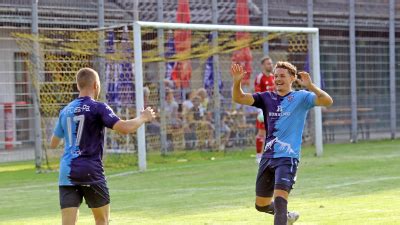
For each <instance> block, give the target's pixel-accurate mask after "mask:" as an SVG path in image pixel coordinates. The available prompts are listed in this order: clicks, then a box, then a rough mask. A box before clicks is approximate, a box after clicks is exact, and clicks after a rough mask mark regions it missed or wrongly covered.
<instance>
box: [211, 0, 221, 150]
mask: <svg viewBox="0 0 400 225" xmlns="http://www.w3.org/2000/svg"><path fill="white" fill-rule="evenodd" d="M211 12H212V15H211V18H212V23H213V24H218V4H217V0H212V11H211ZM212 47H213V49H217V48H218V31H213V32H212ZM218 54H219V53H218V51H217V52H216V54H214V55H213V56H212V57H213V71H214V74H213V75H214V90H213V93H214V96H213V97H214V127H215V139H216V141H217V143H216V144H217V148H218V149H220V147H221V98H220V90H219V81H220V80H221V76H220V67H219V55H218ZM220 150H221V149H220Z"/></svg>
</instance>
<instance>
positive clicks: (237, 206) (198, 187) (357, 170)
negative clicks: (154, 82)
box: [0, 140, 400, 225]
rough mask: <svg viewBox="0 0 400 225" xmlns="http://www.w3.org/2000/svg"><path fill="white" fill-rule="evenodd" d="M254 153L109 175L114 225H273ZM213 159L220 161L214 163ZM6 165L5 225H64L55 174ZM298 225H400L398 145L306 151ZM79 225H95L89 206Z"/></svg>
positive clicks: (28, 165)
mask: <svg viewBox="0 0 400 225" xmlns="http://www.w3.org/2000/svg"><path fill="white" fill-rule="evenodd" d="M251 154H253V151H252V150H243V151H235V152H230V153H227V154H223V153H218V152H217V153H216V152H187V153H177V154H174V155H171V156H167V157H160V156H157V155H150V156H149V158H150V159H149V171H147V172H146V173H136V172H134V171H135V170H136V169H135V168H129V169H127V168H125V169H123V168H118V167H113V168H108V169H106V172H107V174H108V183H109V187H110V193H111V199H112V205H111V224H114V225H120V224H202V225H204V224H273V222H272V216H270V215H268V214H262V213H259V212H257V211H256V210H255V209H254V181H255V176H256V171H257V167H256V165H255V162H254V158H252V157H250V155H251ZM211 157H215V160H210V158H211ZM32 165H33V162H24V163H13V164H0V204H1V206H0V224H4V225H13V224H18V225H19V224H27V225H28V224H29V225H47V224H49V225H50V224H51V225H54V224H60V212H59V205H58V188H57V183H56V182H57V173H47V174H35V171H34V169H33V168H32ZM290 209H292V210H295V211H298V212H299V213H300V214H301V217H300V219H299V221H298V222H297V223H296V224H310V225H311V224H340V225H343V224H349V225H355V224H362V225H364V224H366V225H370V224H386V225H387V224H400V213H399V210H400V140H395V141H374V142H362V143H358V144H335V145H326V146H325V154H324V156H323V157H322V158H315V157H314V156H313V149H312V148H304V149H303V158H302V160H301V163H300V167H299V172H298V180H297V183H296V185H295V189H294V190H293V192H292V194H291V196H290V201H289V210H290ZM78 224H93V220H92V217H91V213H90V211H89V210H88V209H87V207H86V205H85V204H83V205H82V207H81V211H80V218H79V221H78Z"/></svg>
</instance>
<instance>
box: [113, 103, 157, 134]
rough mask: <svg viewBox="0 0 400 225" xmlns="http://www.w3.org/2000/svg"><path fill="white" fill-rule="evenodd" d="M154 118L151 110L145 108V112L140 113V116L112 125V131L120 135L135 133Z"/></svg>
mask: <svg viewBox="0 0 400 225" xmlns="http://www.w3.org/2000/svg"><path fill="white" fill-rule="evenodd" d="M155 117H156V115H155V112H154V111H153V109H152V108H150V107H147V108H146V109H145V110H143V111H141V112H140V115H139V116H138V117H136V118H134V119H131V120H119V121H118V122H117V123H115V124H114V126H113V128H112V129H113V130H115V131H117V132H119V133H122V134H129V133H133V132H135V131H136V130H137V129H138V128H139V127H140V126H141V125H142V124H144V123H146V122H149V121H151V120H153V119H154V118H155Z"/></svg>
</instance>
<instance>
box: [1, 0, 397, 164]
mask: <svg viewBox="0 0 400 225" xmlns="http://www.w3.org/2000/svg"><path fill="white" fill-rule="evenodd" d="M246 2H247V3H248V4H247V7H248V10H249V17H248V21H249V25H263V24H264V25H265V24H268V25H270V26H301V27H306V26H314V27H318V28H319V29H320V55H321V61H320V65H321V77H322V87H323V88H324V89H325V90H326V91H327V92H328V93H330V94H331V95H332V97H333V98H334V101H335V102H334V105H333V107H331V108H329V109H323V137H324V141H325V143H330V142H346V141H350V140H351V139H353V138H354V136H352V132H353V131H352V126H354V124H356V125H357V129H356V137H357V139H360V140H363V139H365V140H367V139H382V138H390V137H391V132H392V130H391V123H392V122H395V123H396V129H399V120H400V119H399V116H400V114H399V112H400V108H399V106H398V105H397V104H396V105H395V107H396V113H397V120H396V121H392V120H391V114H390V112H391V106H392V104H391V101H390V100H391V92H390V64H389V62H390V48H391V47H392V46H391V45H390V39H389V24H390V23H391V22H392V23H394V24H395V26H399V19H398V16H397V17H395V19H394V20H393V21H391V20H390V18H389V9H390V5H389V1H381V2H371V1H366V0H355V2H354V15H355V23H354V25H355V40H354V44H355V49H356V51H355V52H356V53H355V71H356V74H355V75H356V76H355V77H356V82H355V88H356V89H355V90H353V91H352V79H351V55H350V48H351V43H352V40H351V38H350V28H349V27H350V20H349V17H350V15H351V10H350V2H351V1H350V0H340V1H294V0H285V1H268V2H267V3H266V2H265V1H261V0H252V1H246ZM188 3H189V5H190V7H189V9H190V12H187V14H189V13H190V22H191V23H205V24H209V23H212V22H213V21H212V18H213V15H214V16H215V15H217V18H218V20H217V22H218V24H231V25H233V24H236V21H237V19H238V18H237V17H236V16H235V14H236V7H237V3H236V1H233V0H232V1H217V7H216V10H215V11H213V8H212V3H213V1H211V0H202V1H195V0H191V1H188ZM310 3H312V5H311V6H312V7H311V8H310ZM102 6H103V7H102ZM393 7H395V9H396V10H397V11H398V9H399V7H400V3H399V2H398V1H395V4H394V6H393ZM103 8H104V12H102V9H103ZM177 8H178V0H175V1H162V0H158V1H156V0H151V1H133V0H132V1H131V0H112V1H111V0H110V1H107V0H104V1H88V2H83V1H75V0H73V1H61V0H60V1H58V0H57V1H50V0H48V1H44V0H40V1H38V14H37V19H38V27H39V38H41V39H40V41H39V42H40V43H41V46H40V47H41V52H40V54H41V57H42V60H41V64H40V67H39V68H40V69H41V70H40V74H42V76H41V77H40V79H39V83H40V85H39V86H38V87H37V88H38V89H39V91H40V101H41V104H42V107H41V110H42V111H41V113H42V114H41V115H42V118H44V120H43V121H42V122H43V123H44V124H42V127H43V128H48V129H44V130H43V132H42V133H43V134H44V135H43V143H47V142H48V139H49V137H50V135H51V132H52V124H53V123H54V118H55V117H56V115H57V112H58V110H59V109H60V108H61V107H62V106H63V105H65V103H66V102H68V100H70V99H73V98H74V97H75V96H76V94H77V92H76V91H77V90H76V88H75V87H74V85H73V82H74V80H73V78H74V74H75V72H76V71H77V70H78V69H79V68H80V67H82V66H90V67H93V68H95V69H96V70H98V71H99V74H100V75H101V79H102V84H103V93H102V99H103V100H105V101H107V102H108V103H109V104H110V105H111V106H112V107H113V108H114V110H115V111H116V112H117V114H119V115H120V116H121V118H132V117H133V116H135V115H136V112H135V110H134V102H135V99H134V91H135V90H134V85H133V82H134V73H133V64H132V62H133V52H132V51H133V49H132V48H133V44H132V28H131V26H129V25H128V24H129V23H132V22H133V21H134V20H142V21H162V22H177V16H176V15H177V13H176V12H177ZM310 9H311V10H312V11H311V12H312V17H311V21H310ZM0 14H1V15H2V16H1V17H0V48H1V50H2V55H1V57H0V74H1V76H0V155H1V156H0V162H5V161H15V160H27V159H33V158H34V155H35V154H34V150H33V148H34V143H35V135H34V129H35V126H34V121H35V113H34V109H33V104H34V100H33V99H34V98H33V95H32V93H33V91H34V88H33V86H32V83H33V82H34V81H33V80H32V68H30V67H29V61H30V60H31V58H30V57H31V56H32V51H33V46H32V45H31V43H32V41H34V40H35V39H34V37H35V36H32V29H31V24H32V16H34V15H33V14H32V2H31V1H28V0H13V1H6V0H4V1H1V3H0ZM239 19H240V18H239ZM242 19H243V18H242ZM124 25H126V26H124ZM99 26H105V27H109V26H114V28H108V29H97V28H98V27H99ZM163 32H164V33H163V36H164V44H163V47H164V48H165V52H166V53H167V50H168V47H169V45H171V42H169V40H170V37H172V36H174V34H173V31H168V30H165V31H163ZM16 34H18V35H19V36H18V35H16ZM21 35H22V36H21ZM23 35H27V36H23ZM207 35H208V34H206V33H193V34H192V44H191V49H192V53H191V54H193V55H195V54H196V50H198V49H197V46H196V43H205V42H208V41H209V40H208V39H207ZM270 35H271V34H269V36H270ZM225 36H226V37H224V35H222V36H221V38H222V39H223V38H227V41H226V42H229V40H230V39H229V38H231V39H232V40H234V38H235V35H234V34H230V35H228V34H226V35H225ZM29 38H31V39H29ZM142 38H143V54H144V57H146V54H148V57H149V56H154V57H156V56H157V55H158V56H159V51H160V49H159V48H158V47H159V46H158V44H157V42H156V41H154V40H156V39H157V32H156V31H152V32H147V33H144V34H143V35H142ZM196 38H197V39H196ZM27 40H28V41H27ZM307 42H308V38H307V36H299V35H298V36H296V37H295V38H290V37H285V38H280V39H276V40H274V39H271V40H269V42H268V48H266V46H265V45H263V44H262V43H260V44H258V45H253V46H252V47H251V48H250V50H251V55H252V60H251V62H250V67H251V68H252V73H251V77H250V83H251V85H249V86H248V87H247V90H248V91H253V90H254V89H253V86H252V83H253V82H254V78H255V76H256V74H258V73H259V72H261V71H260V65H259V59H261V57H262V56H263V55H264V54H265V53H268V54H269V55H270V56H271V58H272V59H273V61H275V62H276V61H278V60H289V61H291V62H293V63H294V64H295V65H296V66H298V68H299V69H302V70H303V69H307V63H308V64H309V63H310V62H309V60H308V49H307V46H308V45H309V44H308V43H307ZM395 44H396V47H395V48H396V51H395V54H396V56H397V57H396V59H399V57H400V53H399V52H400V51H399V50H400V47H399V46H400V45H399V44H400V37H399V34H398V33H396V35H395ZM172 45H174V43H172ZM221 45H222V46H223V45H226V43H221ZM174 54H176V53H174ZM162 58H163V59H162V60H158V61H157V60H154V61H148V62H145V63H144V84H145V88H144V95H145V101H146V102H145V103H146V105H149V106H153V107H155V108H158V112H161V111H162V109H160V106H161V104H162V103H161V101H162V100H163V99H165V101H167V98H174V99H175V102H176V103H177V105H178V109H177V110H178V114H177V115H178V119H180V120H175V119H171V118H169V117H168V116H170V115H167V118H166V119H167V120H166V122H165V131H164V132H162V131H163V129H162V128H163V126H161V120H160V117H159V118H158V119H157V120H156V121H155V122H154V123H152V124H149V125H147V127H146V131H147V134H148V135H147V143H148V149H149V150H150V151H160V152H163V151H166V152H168V151H175V150H188V149H218V148H220V146H216V144H215V143H219V145H224V146H223V147H224V148H226V149H229V148H231V147H233V148H238V147H239V148H241V147H242V146H243V147H252V146H254V145H255V144H254V136H255V126H254V123H255V122H254V121H255V116H254V112H253V111H251V110H248V109H242V108H237V106H235V105H234V104H232V102H231V99H230V87H231V80H230V77H229V66H230V65H231V63H232V52H230V53H225V54H220V55H219V71H220V73H221V78H222V79H221V87H220V89H221V95H220V96H222V98H221V99H220V104H221V109H222V110H221V112H219V113H221V115H220V116H221V117H220V119H221V121H223V123H225V122H226V123H227V125H229V126H227V127H228V128H229V130H230V131H231V133H230V134H229V138H226V139H223V138H224V136H222V139H221V140H218V142H216V141H215V135H214V131H212V129H215V127H213V122H215V121H214V120H215V118H216V117H215V113H216V112H215V111H213V107H214V106H213V104H214V102H215V98H217V95H213V93H212V91H210V90H208V89H207V88H205V79H204V75H205V71H206V68H207V66H208V67H210V65H211V64H210V61H208V58H207V57H197V58H194V59H191V62H190V63H191V65H190V66H191V67H192V74H191V78H190V79H189V80H188V85H189V87H188V88H176V83H173V82H172V83H171V81H170V80H168V79H162V80H161V79H160V77H164V78H165V76H163V74H167V73H168V71H167V70H168V68H169V67H168V66H171V65H172V66H176V65H175V64H174V63H176V62H177V60H175V61H174V60H170V59H169V58H171V59H173V58H174V57H173V56H172V55H169V56H167V55H164V56H162ZM168 64H169V65H168ZM178 64H179V63H178ZM311 64H312V63H311ZM399 65H400V63H398V60H396V61H395V69H396V75H397V74H399V72H398V71H400V70H399V69H400V67H399ZM178 66H179V65H178ZM181 66H185V65H184V64H182V65H181ZM211 66H213V65H211ZM308 67H309V65H308ZM160 73H162V75H161V76H160ZM397 77H398V76H396V80H395V81H396V82H395V87H396V90H398V89H399V87H400V81H399V78H397ZM167 78H168V77H167ZM161 83H162V85H165V86H166V87H169V89H168V88H167V89H166V92H165V93H160V86H161ZM204 90H205V94H204ZM352 93H356V102H357V105H356V106H354V104H353V103H352V101H351V94H352ZM194 96H197V97H198V98H200V99H199V100H200V101H201V102H203V104H205V105H208V106H207V107H209V111H208V112H207V113H205V114H204V115H203V116H205V117H204V118H205V119H206V120H207V121H208V123H204V124H203V125H201V126H200V125H199V126H196V127H185V125H187V124H188V123H185V122H184V121H186V119H187V118H184V116H183V115H184V114H185V113H184V112H183V111H184V106H183V105H184V101H185V100H187V99H189V98H190V99H192V98H193V97H194ZM395 96H396V98H397V99H399V97H400V96H399V91H396V92H395ZM197 97H196V99H195V101H197V99H198V98H197ZM168 101H169V100H168ZM43 103H46V104H47V105H46V104H43ZM354 110H356V112H357V113H356V119H355V120H354V117H352V112H354ZM309 117H310V120H309V121H308V123H307V127H309V128H310V129H306V132H305V140H306V141H308V143H312V138H310V137H312V136H313V134H312V132H313V129H311V126H310V125H311V124H312V123H313V122H312V120H311V118H312V116H309ZM50 118H52V119H50ZM229 120H230V121H229ZM241 120H242V122H238V121H241ZM157 122H158V123H157ZM228 123H229V124H228ZM240 124H241V125H243V126H242V127H239V126H241V125H240ZM234 127H236V128H235V129H234ZM195 131H197V133H198V135H197V136H196V132H195ZM224 132H226V131H224ZM161 133H164V134H165V136H166V143H165V144H164V145H163V144H162V143H161V142H162V141H161V138H160V137H161V136H160V134H161ZM353 133H354V132H353ZM225 135H227V134H225ZM353 141H354V140H353ZM106 143H107V149H108V153H109V154H114V153H116V154H125V153H134V152H135V151H136V150H135V149H136V137H135V135H133V136H122V135H119V134H116V133H114V132H108V135H107V141H106ZM47 152H49V151H47ZM60 152H61V151H55V152H53V151H52V153H51V154H54V155H58V154H60ZM48 154H49V155H51V154H50V153H48Z"/></svg>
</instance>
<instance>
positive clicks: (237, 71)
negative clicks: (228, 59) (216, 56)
mask: <svg viewBox="0 0 400 225" xmlns="http://www.w3.org/2000/svg"><path fill="white" fill-rule="evenodd" d="M231 74H232V77H233V82H240V81H241V80H242V79H243V77H244V75H245V74H246V71H245V70H244V69H243V67H242V66H241V65H239V64H236V63H235V64H233V65H232V66H231Z"/></svg>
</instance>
